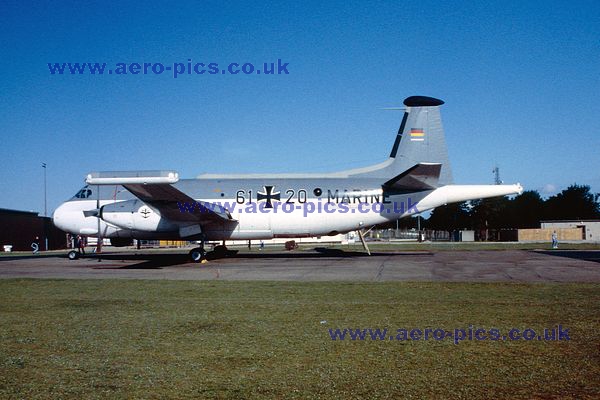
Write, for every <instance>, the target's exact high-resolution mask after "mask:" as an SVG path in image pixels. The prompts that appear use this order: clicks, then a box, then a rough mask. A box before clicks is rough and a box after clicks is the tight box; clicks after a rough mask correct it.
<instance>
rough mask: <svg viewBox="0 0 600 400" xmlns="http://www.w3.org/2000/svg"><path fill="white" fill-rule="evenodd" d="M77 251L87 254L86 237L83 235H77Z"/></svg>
mask: <svg viewBox="0 0 600 400" xmlns="http://www.w3.org/2000/svg"><path fill="white" fill-rule="evenodd" d="M76 242H77V251H78V252H79V254H83V255H85V242H84V239H83V237H82V236H81V235H77V239H76Z"/></svg>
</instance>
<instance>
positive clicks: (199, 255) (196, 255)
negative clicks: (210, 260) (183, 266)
mask: <svg viewBox="0 0 600 400" xmlns="http://www.w3.org/2000/svg"><path fill="white" fill-rule="evenodd" d="M205 256H206V250H204V249H203V248H202V247H196V248H195V249H192V250H191V251H190V259H191V260H192V261H193V262H196V263H199V262H202V260H203V259H204V258H205Z"/></svg>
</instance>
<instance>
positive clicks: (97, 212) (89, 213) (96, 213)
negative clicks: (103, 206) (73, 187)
mask: <svg viewBox="0 0 600 400" xmlns="http://www.w3.org/2000/svg"><path fill="white" fill-rule="evenodd" d="M83 216H84V217H86V218H88V217H98V218H99V217H100V210H99V209H95V210H85V211H83Z"/></svg>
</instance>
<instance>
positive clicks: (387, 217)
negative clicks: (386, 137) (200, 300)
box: [53, 96, 523, 262]
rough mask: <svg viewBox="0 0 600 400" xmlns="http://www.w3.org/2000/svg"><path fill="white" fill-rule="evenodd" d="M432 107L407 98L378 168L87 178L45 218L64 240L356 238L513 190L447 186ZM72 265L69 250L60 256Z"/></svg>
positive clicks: (514, 190)
mask: <svg viewBox="0 0 600 400" xmlns="http://www.w3.org/2000/svg"><path fill="white" fill-rule="evenodd" d="M442 104H444V102H443V101H442V100H438V99H435V98H432V97H425V96H412V97H408V98H407V99H406V100H404V105H405V106H406V108H405V109H404V115H403V117H402V122H401V124H400V129H399V130H398V133H397V135H396V138H395V141H394V144H393V147H392V150H391V153H390V156H389V158H388V159H387V160H385V161H384V162H382V163H380V164H377V165H373V166H369V167H364V168H357V169H351V170H346V171H341V172H334V173H323V174H285V175H275V174H243V175H215V174H204V175H200V176H198V177H197V178H196V179H180V178H179V175H178V173H177V172H175V171H128V172H95V173H90V174H88V175H87V177H86V180H85V181H86V183H87V185H86V186H84V187H83V188H82V189H81V190H80V191H79V192H77V194H76V195H75V196H74V197H73V198H71V199H70V200H68V201H66V202H65V203H63V204H62V205H61V206H60V207H58V208H57V209H56V211H55V212H54V216H53V219H54V224H55V225H56V226H57V227H58V228H60V229H62V230H64V231H66V232H70V233H72V234H77V235H84V236H97V237H101V238H110V240H111V243H112V244H113V245H117V246H119V245H121V246H123V245H129V244H131V243H132V241H133V239H164V240H190V241H199V242H200V243H201V245H200V246H199V247H197V248H195V249H193V250H192V251H190V257H191V258H192V260H193V261H198V262H199V261H201V260H202V259H203V258H204V257H205V254H206V252H205V250H204V242H205V241H207V240H211V241H217V240H218V241H225V240H240V239H243V240H259V239H260V240H262V239H272V238H299V237H314V236H325V235H337V234H339V233H347V232H351V231H357V232H358V234H359V237H360V238H361V240H362V242H363V244H364V245H365V249H366V250H367V251H368V247H367V245H366V243H365V242H364V237H363V232H364V230H365V229H368V228H370V227H372V226H374V225H377V224H383V223H387V222H390V221H394V220H396V219H398V218H403V217H407V216H410V215H414V214H417V213H421V212H423V211H427V210H431V209H433V208H435V207H439V206H442V205H445V204H448V203H456V202H462V201H466V200H473V199H481V198H488V197H495V196H504V195H511V194H519V193H522V191H523V188H522V187H521V185H520V184H516V185H453V184H452V173H451V170H450V164H449V161H448V155H447V150H446V143H445V138H444V130H443V128H442V121H441V117H440V110H439V109H440V106H441V105H442ZM69 256H70V258H76V257H77V255H76V253H70V255H69Z"/></svg>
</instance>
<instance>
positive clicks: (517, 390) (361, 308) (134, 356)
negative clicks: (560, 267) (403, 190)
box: [0, 280, 600, 399]
mask: <svg viewBox="0 0 600 400" xmlns="http://www.w3.org/2000/svg"><path fill="white" fill-rule="evenodd" d="M321 321H327V322H326V323H323V324H322V323H321ZM0 324H1V325H0V398H27V399H31V398H111V399H112V398H156V399H159V398H160V399H162V398H215V397H216V398H464V399H479V398H481V399H487V398H491V397H493V398H543V399H548V398H556V399H559V398H598V397H600V352H599V349H600V285H593V284H531V285H526V284H460V283H401V282H386V283H327V282H325V283H301V282H294V283H286V282H277V283H271V282H187V281H186V282H181V281H179V282H175V281H124V280H105V281H74V280H68V281H61V280H3V281H0ZM470 324H472V325H474V326H475V327H483V328H492V327H495V328H499V329H501V330H503V331H504V333H505V332H506V331H508V329H510V328H512V327H517V328H520V329H524V328H525V327H532V328H534V329H536V330H539V331H541V330H542V329H543V328H545V327H553V326H555V325H556V324H562V325H563V326H564V327H567V328H569V329H570V337H571V340H570V341H562V342H543V341H512V342H510V341H503V342H492V341H463V342H461V343H459V344H458V345H454V344H453V342H452V341H451V340H449V339H447V340H444V341H435V340H429V341H404V342H400V341H385V342H380V341H372V340H366V341H348V340H345V341H339V340H337V341H332V340H331V338H330V336H329V333H328V328H346V327H348V328H369V327H372V328H386V327H387V328H389V329H391V330H393V332H394V333H395V329H397V328H426V327H440V328H444V329H446V330H453V329H454V328H468V326H469V325H470Z"/></svg>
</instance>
